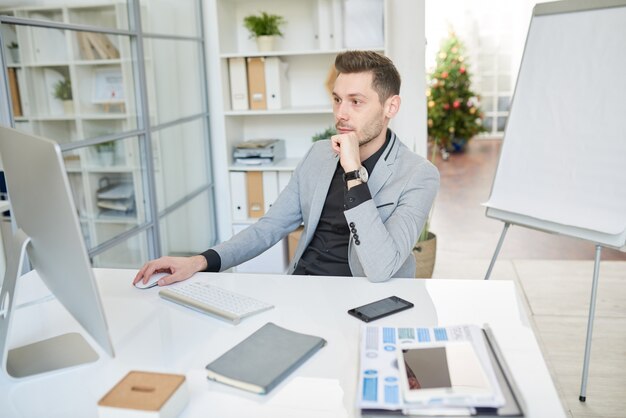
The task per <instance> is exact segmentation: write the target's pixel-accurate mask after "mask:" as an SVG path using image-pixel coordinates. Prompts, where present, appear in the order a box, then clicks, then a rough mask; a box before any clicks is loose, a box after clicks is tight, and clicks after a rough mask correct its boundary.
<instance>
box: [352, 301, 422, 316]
mask: <svg viewBox="0 0 626 418" xmlns="http://www.w3.org/2000/svg"><path fill="white" fill-rule="evenodd" d="M413 306H414V305H413V304H412V303H411V302H409V301H406V300H404V299H400V298H399V297H397V296H389V297H388V298H385V299H381V300H377V301H376V302H372V303H368V304H367V305H363V306H359V307H358V308H354V309H350V310H349V311H348V313H349V314H350V315H352V316H355V317H357V318H359V319H360V320H361V321H365V322H371V321H374V320H376V319H379V318H383V317H385V316H389V315H391V314H395V313H396V312H400V311H404V310H405V309H410V308H412V307H413Z"/></svg>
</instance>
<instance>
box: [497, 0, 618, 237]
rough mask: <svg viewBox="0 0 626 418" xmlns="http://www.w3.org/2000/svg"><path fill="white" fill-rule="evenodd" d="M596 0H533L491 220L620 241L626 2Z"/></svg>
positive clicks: (503, 145) (498, 170)
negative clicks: (591, 0)
mask: <svg viewBox="0 0 626 418" xmlns="http://www.w3.org/2000/svg"><path fill="white" fill-rule="evenodd" d="M618 3H621V4H618ZM599 4H601V5H602V4H603V5H604V6H601V7H604V8H598V3H592V5H591V6H588V5H585V3H584V2H579V1H575V2H567V1H566V2H559V3H548V4H545V5H541V4H540V5H537V6H535V9H534V12H533V17H532V20H531V24H530V28H529V31H528V37H527V39H526V46H525V49H524V55H523V58H522V63H521V66H520V71H519V75H518V79H517V85H516V88H515V94H514V97H513V101H512V104H511V110H510V114H509V118H508V121H507V126H506V130H505V134H504V140H503V144H502V150H501V154H500V160H499V162H498V168H497V171H496V175H495V178H494V183H493V186H492V190H491V195H490V197H489V201H488V202H487V203H486V204H485V205H486V206H487V216H489V217H492V218H496V219H500V220H502V221H505V222H509V223H513V224H518V225H522V226H528V227H531V228H535V229H540V230H543V231H547V232H555V233H559V234H564V235H570V236H574V237H578V238H582V239H586V240H590V241H594V242H596V243H598V244H603V245H607V246H611V247H615V248H620V247H624V246H625V243H626V76H625V75H626V47H625V45H626V23H625V22H626V2H624V1H620V2H616V1H610V2H599ZM581 5H582V6H581ZM607 5H610V6H611V7H607ZM580 7H583V8H584V9H580ZM577 8H578V9H577Z"/></svg>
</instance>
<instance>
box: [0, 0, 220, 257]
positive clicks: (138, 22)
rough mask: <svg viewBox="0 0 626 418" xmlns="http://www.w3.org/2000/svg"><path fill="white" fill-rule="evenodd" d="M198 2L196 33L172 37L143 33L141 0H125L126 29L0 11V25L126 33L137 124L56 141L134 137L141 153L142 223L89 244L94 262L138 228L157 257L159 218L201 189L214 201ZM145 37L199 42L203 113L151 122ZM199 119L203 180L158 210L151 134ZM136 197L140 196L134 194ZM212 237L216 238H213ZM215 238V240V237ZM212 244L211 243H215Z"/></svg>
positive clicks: (3, 86) (2, 60)
mask: <svg viewBox="0 0 626 418" xmlns="http://www.w3.org/2000/svg"><path fill="white" fill-rule="evenodd" d="M195 1H197V3H196V5H197V7H196V10H197V22H196V23H197V25H198V28H199V29H198V36H179V35H170V34H159V33H147V32H143V29H142V14H141V13H142V12H141V5H140V0H126V5H127V11H128V26H129V27H128V29H115V28H105V27H100V26H91V25H83V24H72V23H64V22H55V21H44V20H37V19H29V18H22V17H15V16H9V15H0V25H3V24H10V25H18V26H19V25H22V26H31V27H39V28H48V29H50V28H53V29H61V30H70V31H82V32H94V33H101V34H105V35H122V36H127V37H128V38H129V40H130V50H131V58H132V72H133V78H134V97H135V103H136V109H137V128H136V129H133V130H129V131H124V132H120V133H115V134H109V135H102V136H97V137H93V138H86V139H81V140H78V141H73V142H71V143H63V144H59V145H60V147H61V150H62V151H64V152H66V151H70V150H75V149H80V148H84V147H89V146H94V145H97V144H102V143H105V142H109V141H119V140H123V139H128V138H132V137H136V138H137V140H138V144H139V151H140V152H139V154H140V157H139V158H140V162H141V166H142V167H143V168H144V169H143V170H142V172H143V175H142V181H143V189H144V196H142V197H141V198H143V199H144V201H145V222H143V223H140V224H138V225H136V226H134V227H132V228H130V229H128V230H126V231H124V232H123V233H121V234H118V235H116V236H114V237H113V238H111V239H109V240H106V241H105V242H103V243H100V244H98V245H96V246H94V247H92V248H88V253H89V256H90V258H91V259H92V260H93V257H95V256H97V255H99V254H102V253H104V252H105V251H107V250H109V249H111V248H112V247H115V246H116V245H118V244H120V243H122V242H124V241H126V240H127V239H129V238H131V237H134V236H137V235H138V234H140V233H142V232H146V233H147V249H148V256H149V257H150V258H156V257H159V256H161V255H162V254H161V253H162V251H161V231H160V226H159V221H160V220H161V219H163V218H164V217H165V216H167V215H168V214H170V213H171V212H173V211H175V210H176V209H178V208H180V207H182V206H184V205H185V204H186V203H188V202H189V201H190V200H192V199H194V198H196V197H197V196H199V195H201V194H202V193H204V192H208V194H209V199H210V200H211V201H213V200H214V199H213V190H214V181H213V173H212V170H211V169H210V167H211V164H210V161H211V159H210V155H211V150H210V141H209V111H208V99H207V82H206V76H207V72H206V56H205V47H204V46H205V40H204V35H205V32H204V30H203V19H202V16H203V4H202V3H203V0H195ZM146 39H162V40H173V41H192V42H195V43H196V44H197V48H198V57H199V65H200V67H201V68H198V71H199V74H200V80H201V86H198V87H199V88H201V91H202V94H201V96H202V111H201V112H200V113H197V114H194V115H191V116H185V117H181V118H178V119H176V120H172V121H168V122H166V123H162V124H157V125H155V126H150V112H149V105H150V103H149V98H148V83H147V76H146V66H145V52H144V41H145V40H146ZM4 43H5V41H4V39H2V34H1V33H0V64H1V65H2V71H3V77H2V83H0V94H1V95H2V98H1V99H0V102H1V103H0V111H1V114H2V115H0V123H3V124H5V125H10V126H11V127H15V117H14V115H13V111H12V106H11V97H10V90H9V86H8V81H7V80H8V72H7V60H6V57H5V56H4ZM197 120H202V122H203V136H204V138H206V147H205V158H206V161H207V167H209V168H207V169H208V173H207V179H208V181H207V183H206V184H205V185H203V186H201V187H199V188H196V189H194V190H192V191H191V192H189V193H187V194H186V195H185V196H184V197H182V198H180V199H178V200H177V201H175V202H173V203H171V204H169V205H168V206H167V207H166V208H164V209H162V210H161V211H160V212H159V211H158V208H157V199H156V180H155V167H154V164H153V161H154V160H153V157H154V156H153V152H152V140H153V138H152V134H153V133H154V132H157V131H160V130H163V129H165V128H168V127H172V126H175V125H180V124H183V123H187V122H192V121H197ZM137 198H139V197H137ZM209 204H210V206H209V207H210V210H211V212H212V213H211V214H207V218H208V219H209V222H210V227H211V228H212V229H213V230H214V231H215V228H216V219H215V208H214V206H213V205H212V202H209ZM214 240H215V239H214ZM214 240H213V241H214ZM213 243H214V242H211V243H210V244H213Z"/></svg>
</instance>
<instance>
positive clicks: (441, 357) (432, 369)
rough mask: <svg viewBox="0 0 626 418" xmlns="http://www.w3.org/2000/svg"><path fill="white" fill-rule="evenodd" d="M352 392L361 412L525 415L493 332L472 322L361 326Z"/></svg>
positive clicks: (435, 414) (383, 413)
mask: <svg viewBox="0 0 626 418" xmlns="http://www.w3.org/2000/svg"><path fill="white" fill-rule="evenodd" d="M357 393H358V394H359V398H358V400H357V403H358V407H359V409H360V410H361V413H362V415H363V416H364V417H378V416H381V417H382V416H389V415H400V416H476V417H482V416H507V417H522V416H524V413H523V403H522V399H521V397H520V396H519V393H518V392H517V391H516V390H515V385H514V383H513V380H512V378H511V375H510V373H508V370H507V368H506V364H505V363H504V360H503V357H502V356H501V355H500V352H499V350H498V348H497V345H496V344H495V340H494V339H493V334H491V332H490V330H489V329H488V327H485V329H481V328H479V327H477V326H474V325H459V326H448V327H431V328H427V327H416V328H394V327H376V326H367V325H364V326H363V329H362V338H361V364H360V369H359V388H358V391H357Z"/></svg>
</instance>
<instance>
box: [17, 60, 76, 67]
mask: <svg viewBox="0 0 626 418" xmlns="http://www.w3.org/2000/svg"><path fill="white" fill-rule="evenodd" d="M21 66H22V67H29V68H43V67H69V66H70V63H69V62H68V61H57V62H54V61H50V62H45V61H44V62H25V63H22V64H21Z"/></svg>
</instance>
